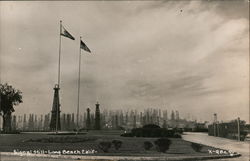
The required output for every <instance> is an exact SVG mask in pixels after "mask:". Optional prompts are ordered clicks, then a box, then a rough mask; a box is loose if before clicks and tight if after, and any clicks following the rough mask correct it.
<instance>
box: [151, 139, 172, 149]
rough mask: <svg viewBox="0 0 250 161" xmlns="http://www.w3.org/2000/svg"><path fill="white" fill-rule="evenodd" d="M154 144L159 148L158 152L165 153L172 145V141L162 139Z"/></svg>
mask: <svg viewBox="0 0 250 161" xmlns="http://www.w3.org/2000/svg"><path fill="white" fill-rule="evenodd" d="M154 143H155V145H156V146H157V150H158V151H159V152H163V153H165V152H166V151H167V150H168V149H169V146H170V145H171V140H169V139H168V138H160V139H157V140H156V141H155V142H154Z"/></svg>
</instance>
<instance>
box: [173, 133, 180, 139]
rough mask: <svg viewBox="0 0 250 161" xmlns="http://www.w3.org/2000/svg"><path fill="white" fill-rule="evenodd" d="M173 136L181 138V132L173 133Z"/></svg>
mask: <svg viewBox="0 0 250 161" xmlns="http://www.w3.org/2000/svg"><path fill="white" fill-rule="evenodd" d="M173 137H174V138H182V136H181V134H179V133H174V136H173Z"/></svg>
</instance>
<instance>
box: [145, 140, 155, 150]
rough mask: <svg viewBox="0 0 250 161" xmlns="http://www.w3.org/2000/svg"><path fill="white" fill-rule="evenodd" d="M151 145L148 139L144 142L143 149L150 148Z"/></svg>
mask: <svg viewBox="0 0 250 161" xmlns="http://www.w3.org/2000/svg"><path fill="white" fill-rule="evenodd" d="M152 147H153V144H152V143H151V142H150V141H145V142H144V149H145V150H150V149H151V148H152Z"/></svg>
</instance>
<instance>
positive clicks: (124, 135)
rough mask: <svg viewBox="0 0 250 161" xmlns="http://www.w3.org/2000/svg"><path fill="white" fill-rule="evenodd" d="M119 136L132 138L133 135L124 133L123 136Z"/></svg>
mask: <svg viewBox="0 0 250 161" xmlns="http://www.w3.org/2000/svg"><path fill="white" fill-rule="evenodd" d="M121 136H123V137H133V136H134V135H133V134H132V133H124V134H121Z"/></svg>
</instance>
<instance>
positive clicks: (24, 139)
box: [0, 131, 215, 157]
mask: <svg viewBox="0 0 250 161" xmlns="http://www.w3.org/2000/svg"><path fill="white" fill-rule="evenodd" d="M119 134H120V132H119V131H114V132H110V131H90V132H89V133H87V134H86V135H70V136H69V135H46V134H32V133H29V134H0V143H1V144H0V151H1V152H13V151H14V150H20V151H29V150H50V151H62V150H71V151H73V150H79V151H82V150H85V151H86V150H95V151H97V153H96V154H89V155H112V156H114V155H116V156H158V157H159V156H161V155H164V156H166V155H167V156H176V155H184V156H187V155H188V156H201V155H208V150H209V149H210V150H211V149H215V148H213V147H208V146H203V148H202V150H201V152H195V151H194V150H193V149H192V148H191V143H190V142H187V141H184V140H182V139H180V138H170V140H171V141H172V144H171V145H170V148H169V150H168V151H167V152H166V153H161V152H158V151H157V150H156V146H155V145H154V146H153V147H152V148H151V149H150V150H145V149H144V146H143V144H144V142H145V141H150V142H152V143H153V142H154V141H155V140H156V139H157V138H138V137H121V136H120V135H119ZM65 138H66V139H65ZM71 138H77V140H78V141H77V142H75V141H71ZM49 139H52V140H57V141H55V142H53V143H52V142H48V140H49ZM115 139H116V140H120V141H122V146H121V148H120V149H119V150H116V149H115V148H114V146H112V147H111V148H110V149H109V152H108V153H104V152H103V151H102V150H101V149H100V148H99V147H98V144H99V142H100V141H110V142H112V140H115ZM41 140H46V141H41ZM58 140H59V141H58ZM60 140H66V142H64V143H60Z"/></svg>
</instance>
